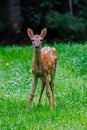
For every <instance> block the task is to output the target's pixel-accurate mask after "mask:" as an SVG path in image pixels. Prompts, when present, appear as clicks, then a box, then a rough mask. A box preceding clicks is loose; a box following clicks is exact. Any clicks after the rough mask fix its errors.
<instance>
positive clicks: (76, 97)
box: [0, 43, 87, 130]
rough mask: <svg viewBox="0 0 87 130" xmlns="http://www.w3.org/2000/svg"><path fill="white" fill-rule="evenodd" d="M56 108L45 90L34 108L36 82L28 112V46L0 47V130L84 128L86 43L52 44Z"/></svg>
mask: <svg viewBox="0 0 87 130" xmlns="http://www.w3.org/2000/svg"><path fill="white" fill-rule="evenodd" d="M53 46H54V47H55V48H56V50H57V52H58V64H57V71H56V77H55V96H56V101H57V108H55V109H54V110H53V111H51V110H50V109H49V104H48V100H47V97H46V91H44V94H43V97H42V102H41V105H40V106H39V107H36V104H37V99H38V96H39V92H40V87H39V85H40V82H39V85H38V87H37V91H36V93H35V97H34V100H33V102H32V106H31V109H30V111H29V112H27V111H26V108H27V104H28V99H29V94H30V91H31V83H32V74H31V61H32V56H33V48H32V46H23V47H18V46H13V47H9V46H7V47H0V130H87V44H86V43H85V44H84V43H82V44H75V43H74V44H54V45H53Z"/></svg>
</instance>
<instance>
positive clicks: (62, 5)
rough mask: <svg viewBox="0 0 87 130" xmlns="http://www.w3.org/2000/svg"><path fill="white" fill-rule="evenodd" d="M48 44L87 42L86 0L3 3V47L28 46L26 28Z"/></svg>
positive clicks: (12, 0)
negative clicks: (44, 30)
mask: <svg viewBox="0 0 87 130" xmlns="http://www.w3.org/2000/svg"><path fill="white" fill-rule="evenodd" d="M28 27H30V28H32V29H33V30H34V32H35V33H40V31H41V29H42V28H44V27H46V28H47V30H48V33H47V37H46V40H48V41H49V42H52V41H57V42H60V41H61V42H69V41H76V42H77V41H78V42H81V41H86V40H87V0H37V1H36V0H7V1H6V0H1V1H0V45H13V44H18V45H21V44H27V43H28V41H29V39H28V37H27V31H26V30H27V28H28Z"/></svg>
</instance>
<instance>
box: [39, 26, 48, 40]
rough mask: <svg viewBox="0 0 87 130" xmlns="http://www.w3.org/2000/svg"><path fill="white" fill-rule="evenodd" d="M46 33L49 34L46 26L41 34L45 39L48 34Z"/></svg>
mask: <svg viewBox="0 0 87 130" xmlns="http://www.w3.org/2000/svg"><path fill="white" fill-rule="evenodd" d="M46 34H47V29H46V28H44V29H42V31H41V34H40V36H41V38H42V39H43V38H44V37H45V36H46Z"/></svg>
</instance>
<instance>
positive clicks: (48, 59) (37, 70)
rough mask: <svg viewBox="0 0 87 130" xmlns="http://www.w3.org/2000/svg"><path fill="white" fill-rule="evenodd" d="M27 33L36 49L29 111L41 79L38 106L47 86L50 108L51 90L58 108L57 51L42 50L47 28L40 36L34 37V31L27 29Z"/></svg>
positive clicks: (45, 48)
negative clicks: (55, 85)
mask: <svg viewBox="0 0 87 130" xmlns="http://www.w3.org/2000/svg"><path fill="white" fill-rule="evenodd" d="M27 33H28V36H29V37H30V39H31V41H32V45H33V47H34V59H33V62H32V73H33V82H32V90H31V94H30V99H29V102H28V110H29V109H30V105H31V102H32V100H33V97H34V93H35V90H36V87H37V82H38V78H40V79H41V82H42V84H41V90H40V96H39V100H38V103H37V105H39V104H40V101H41V97H42V94H43V90H44V87H45V85H46V94H47V97H48V100H49V104H50V107H51V106H52V103H51V98H50V89H51V91H52V98H53V104H54V106H56V101H55V96H54V76H55V70H56V64H57V53H56V50H55V49H54V48H50V47H48V46H46V47H44V48H42V49H41V44H42V40H43V38H44V37H45V36H46V33H47V29H46V28H44V29H43V30H42V31H41V34H40V35H38V34H37V35H34V34H33V31H32V30H31V29H30V28H28V29H27Z"/></svg>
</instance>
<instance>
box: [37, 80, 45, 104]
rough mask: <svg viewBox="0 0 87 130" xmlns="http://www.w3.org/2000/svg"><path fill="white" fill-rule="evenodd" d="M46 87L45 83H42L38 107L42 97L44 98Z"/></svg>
mask: <svg viewBox="0 0 87 130" xmlns="http://www.w3.org/2000/svg"><path fill="white" fill-rule="evenodd" d="M44 87H45V82H42V84H41V88H40V89H41V90H40V96H39V99H38V103H37V106H39V104H40V102H41V97H42V94H43V91H44Z"/></svg>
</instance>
